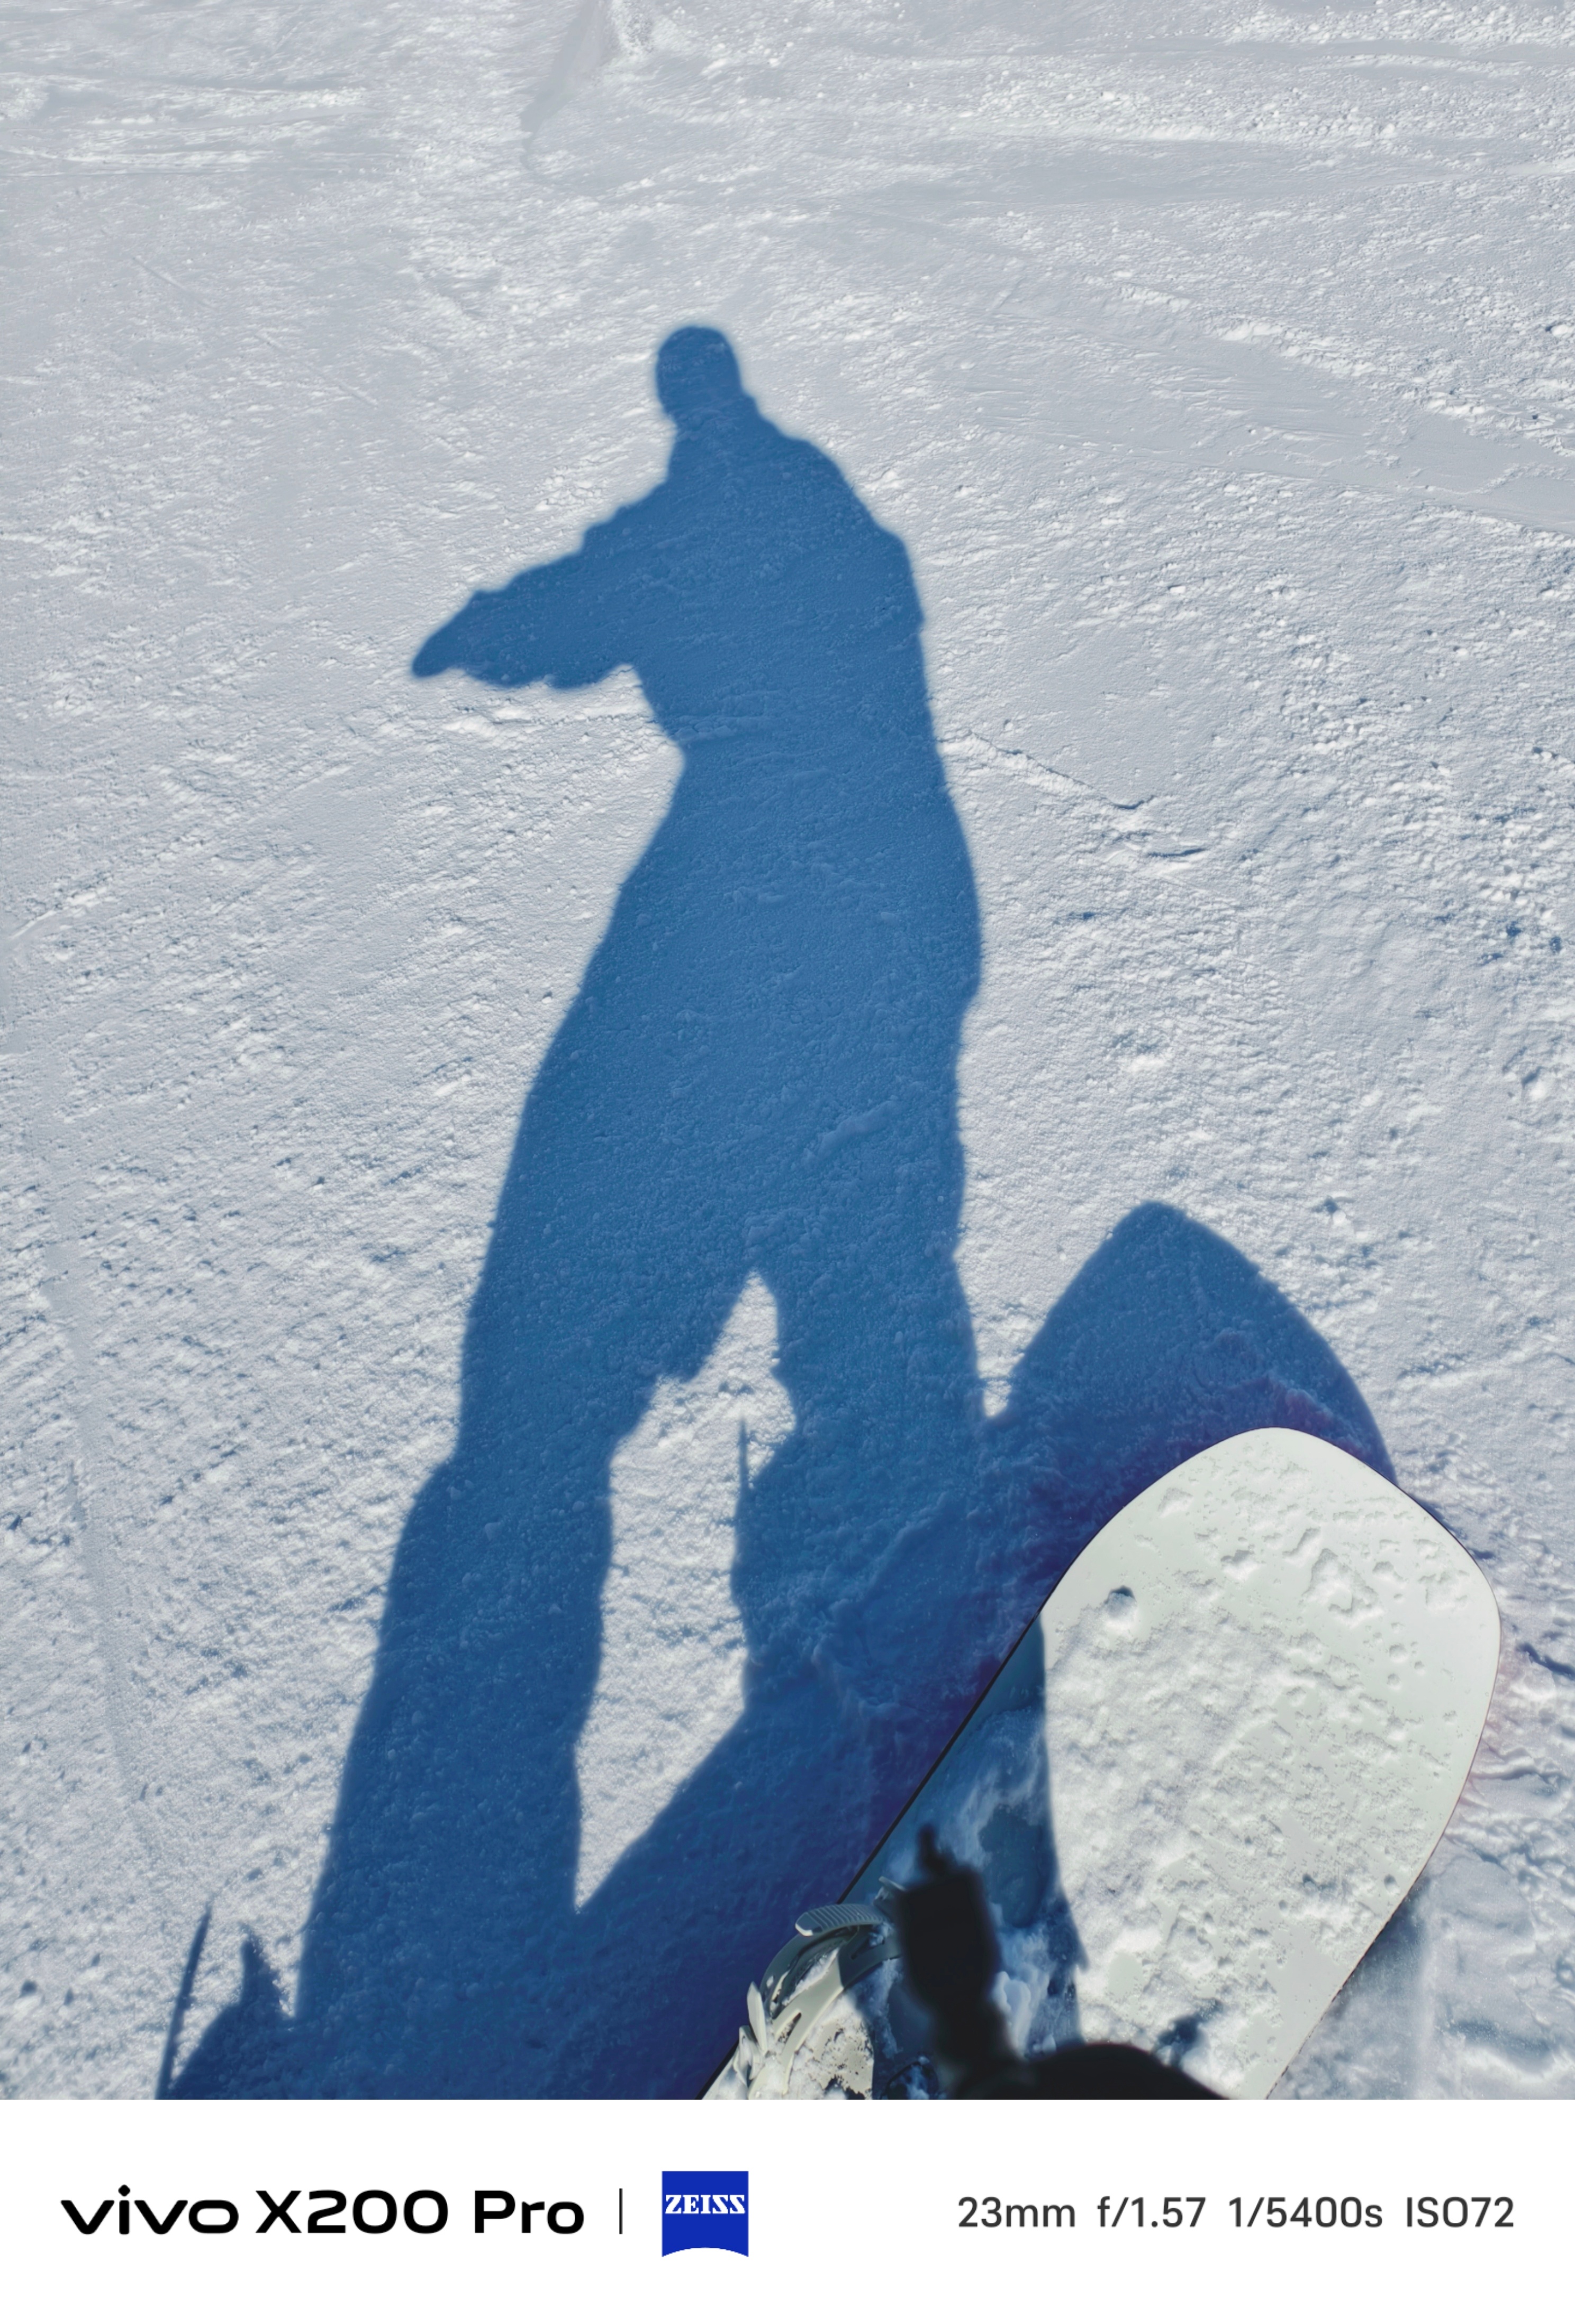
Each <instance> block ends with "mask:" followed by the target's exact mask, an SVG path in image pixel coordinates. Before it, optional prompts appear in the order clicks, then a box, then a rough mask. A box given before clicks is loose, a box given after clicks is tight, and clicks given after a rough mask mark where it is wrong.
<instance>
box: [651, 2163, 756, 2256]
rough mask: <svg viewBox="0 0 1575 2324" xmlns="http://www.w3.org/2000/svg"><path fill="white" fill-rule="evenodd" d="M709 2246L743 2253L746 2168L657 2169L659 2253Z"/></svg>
mask: <svg viewBox="0 0 1575 2324" xmlns="http://www.w3.org/2000/svg"><path fill="white" fill-rule="evenodd" d="M702 2244H709V2245H710V2246H712V2248H713V2249H714V2250H717V2251H730V2252H741V2253H742V2254H743V2255H744V2257H745V2258H746V2259H747V2258H748V2256H749V2173H748V2172H747V2171H664V2172H662V2258H663V2259H665V2258H666V2257H667V2255H668V2253H669V2252H676V2251H693V2250H695V2249H696V2248H697V2247H698V2246H700V2245H702Z"/></svg>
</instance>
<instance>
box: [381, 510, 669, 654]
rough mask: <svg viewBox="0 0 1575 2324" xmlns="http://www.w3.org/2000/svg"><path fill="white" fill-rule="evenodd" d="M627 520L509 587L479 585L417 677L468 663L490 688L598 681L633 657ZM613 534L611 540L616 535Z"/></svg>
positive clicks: (434, 640)
mask: <svg viewBox="0 0 1575 2324" xmlns="http://www.w3.org/2000/svg"><path fill="white" fill-rule="evenodd" d="M626 530H628V527H627V524H626V522H625V524H624V525H620V524H619V523H618V521H616V519H615V520H614V521H613V522H612V523H609V524H604V525H597V526H594V527H593V528H592V530H590V531H589V532H588V533H587V535H586V537H585V542H584V545H583V547H581V548H580V549H578V550H577V551H576V553H575V554H574V555H573V556H572V557H561V558H559V559H558V561H557V562H556V564H553V565H542V566H537V567H533V569H532V570H531V571H529V572H525V573H520V574H516V576H514V579H513V580H512V581H510V582H508V583H506V584H505V586H504V587H503V588H501V589H477V592H476V594H475V595H474V596H473V597H472V598H471V599H470V601H469V603H468V604H467V605H465V606H464V607H462V608H461V610H460V611H459V613H456V614H455V616H454V618H453V620H452V621H451V622H445V623H444V624H443V626H442V628H441V629H440V630H434V631H433V632H432V634H431V637H430V638H429V639H428V640H427V641H426V643H425V644H424V645H423V646H422V650H421V651H420V652H419V653H418V654H417V655H416V657H415V659H414V660H413V661H412V663H411V672H412V676H413V677H416V678H438V677H440V676H441V675H442V673H443V672H444V671H445V670H449V669H462V670H464V671H465V672H466V674H467V676H468V677H470V678H479V679H480V680H481V681H482V683H483V684H484V685H486V686H500V687H520V686H536V685H540V684H542V683H543V682H544V683H546V684H547V685H549V686H553V687H579V686H596V685H598V684H599V683H600V681H601V680H602V679H603V678H607V677H609V676H610V675H611V673H612V672H613V671H614V670H615V669H617V668H618V666H619V664H620V663H621V662H624V661H626V660H628V659H630V658H631V651H630V648H629V646H628V643H627V641H626V638H625V632H626V630H627V627H628V624H627V622H626V620H625V619H620V618H619V617H620V614H621V613H622V612H623V607H622V605H621V604H620V599H621V598H622V597H623V595H624V590H623V588H622V587H621V586H620V583H621V581H622V579H623V577H624V576H623V575H622V574H620V571H619V567H621V566H622V567H625V569H626V558H625V556H622V555H620V553H619V552H620V550H621V549H626V548H627V547H628V546H629V544H627V543H626V542H625V541H623V540H622V539H619V538H618V536H619V535H620V534H622V533H624V532H625V531H626ZM609 536H611V538H609Z"/></svg>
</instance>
